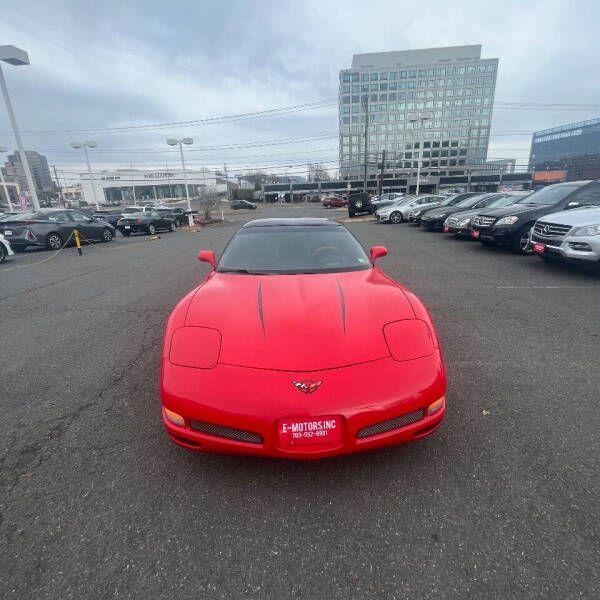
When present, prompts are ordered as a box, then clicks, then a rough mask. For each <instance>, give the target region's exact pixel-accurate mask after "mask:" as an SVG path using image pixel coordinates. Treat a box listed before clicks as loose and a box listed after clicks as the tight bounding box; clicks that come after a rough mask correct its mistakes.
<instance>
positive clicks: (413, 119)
mask: <svg viewBox="0 0 600 600" xmlns="http://www.w3.org/2000/svg"><path fill="white" fill-rule="evenodd" d="M431 119H432V116H431V114H430V113H423V114H421V115H411V116H410V118H409V121H410V122H411V123H417V122H420V123H421V128H423V123H425V121H431ZM419 137H420V138H421V144H419V161H418V162H417V189H416V190H415V193H416V195H417V196H418V195H419V187H420V185H421V164H422V163H423V148H422V147H421V146H422V142H423V136H419ZM409 191H410V186H409Z"/></svg>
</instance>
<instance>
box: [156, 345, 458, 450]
mask: <svg viewBox="0 0 600 600" xmlns="http://www.w3.org/2000/svg"><path fill="white" fill-rule="evenodd" d="M298 379H312V380H317V379H318V380H322V381H323V385H322V386H320V387H319V389H318V390H317V391H316V392H315V393H314V394H303V393H301V392H300V391H298V390H297V389H296V388H295V387H294V386H293V384H292V382H293V381H295V380H298ZM445 392H446V376H445V369H444V366H443V362H442V358H441V355H440V353H439V351H437V350H436V352H435V353H434V354H433V355H431V356H428V357H424V358H420V359H416V360H412V361H407V362H404V363H399V362H396V361H394V360H393V359H391V358H386V359H380V360H376V361H372V362H369V363H364V364H360V365H354V366H349V367H345V368H341V369H333V370H327V371H318V372H313V373H298V372H286V371H270V370H265V369H253V368H246V367H234V366H230V365H217V367H215V368H214V369H208V370H200V369H192V368H187V367H178V366H174V365H172V364H171V363H170V362H169V361H168V359H166V358H165V359H163V365H162V372H161V398H162V403H163V423H164V425H165V428H166V430H167V433H168V434H169V437H170V438H171V440H172V441H173V442H175V443H176V444H178V445H180V446H183V447H185V448H189V449H191V450H197V451H203V452H218V453H225V454H245V455H255V456H270V457H278V458H291V459H317V458H324V457H329V456H336V455H342V454H350V453H355V452H362V451H366V450H372V449H376V448H383V447H386V446H392V445H396V444H403V443H406V442H410V441H414V440H418V439H421V438H424V437H426V436H428V435H430V434H432V433H433V432H434V431H435V430H436V429H438V428H439V426H440V425H441V423H442V421H443V420H444V416H445V412H446V405H445V402H444V403H443V405H442V407H441V408H440V409H439V410H438V411H437V412H435V413H433V414H431V415H427V407H428V406H429V405H430V404H431V403H432V402H434V401H436V400H438V399H440V398H442V397H443V396H444V395H445ZM275 399H276V400H275ZM165 408H166V409H168V410H171V411H174V412H176V413H177V414H179V415H182V416H183V417H184V419H185V423H184V425H183V426H181V425H176V424H174V423H173V422H171V421H170V420H169V419H168V418H167V417H166V416H165V412H164V409H165ZM418 411H423V412H422V417H420V418H418V420H416V421H414V422H410V423H409V424H407V425H403V426H400V427H397V428H394V429H392V430H390V431H386V432H384V433H376V434H374V435H370V436H369V437H358V433H359V431H361V430H364V428H366V427H370V426H373V425H377V424H380V423H383V422H386V421H389V420H391V419H397V418H399V417H402V416H404V415H408V414H415V413H417V412H418ZM329 415H335V416H338V417H340V419H341V423H342V431H343V434H342V437H341V441H340V442H339V443H336V444H335V445H326V444H318V443H316V444H310V445H301V446H297V447H290V446H288V445H285V444H284V443H282V442H281V441H280V438H279V433H278V424H279V422H280V420H281V419H288V418H300V419H302V418H306V419H317V418H320V417H323V416H329ZM191 421H200V422H203V423H210V424H214V425H215V426H216V427H226V428H233V429H234V430H238V431H242V432H249V433H251V434H254V435H256V436H258V437H257V439H260V440H261V441H260V442H259V443H256V442H253V443H250V442H246V441H239V440H234V439H226V438H224V437H220V436H216V435H210V434H207V433H203V432H199V431H197V430H195V429H192V426H191ZM361 435H362V434H361Z"/></svg>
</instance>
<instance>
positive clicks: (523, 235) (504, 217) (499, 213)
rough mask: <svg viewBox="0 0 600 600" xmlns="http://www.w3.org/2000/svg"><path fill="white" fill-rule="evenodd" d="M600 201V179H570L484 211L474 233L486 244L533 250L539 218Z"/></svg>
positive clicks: (474, 225)
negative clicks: (532, 234) (533, 231)
mask: <svg viewBox="0 0 600 600" xmlns="http://www.w3.org/2000/svg"><path fill="white" fill-rule="evenodd" d="M599 203H600V180H597V181H569V182H566V183H557V184H555V185H550V186H548V187H545V188H542V189H541V190H538V191H537V192H534V193H533V194H531V195H529V196H526V197H525V198H523V199H522V200H519V202H516V203H515V204H513V205H511V206H505V207H503V208H496V209H492V210H484V211H481V213H479V214H478V215H477V216H476V217H475V218H474V219H473V223H472V226H471V229H472V236H473V237H474V238H475V239H478V240H479V241H480V242H481V243H482V244H484V245H486V246H495V245H502V246H509V247H510V248H511V249H512V250H513V251H515V252H519V253H521V254H528V253H529V252H530V247H529V246H530V244H529V235H530V230H531V228H532V227H533V224H534V223H535V221H536V220H537V219H539V218H540V217H543V216H544V215H548V214H550V213H554V212H560V211H561V210H569V209H572V208H578V207H580V206H596V205H598V204H599Z"/></svg>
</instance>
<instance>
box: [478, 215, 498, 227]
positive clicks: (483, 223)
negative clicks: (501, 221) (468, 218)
mask: <svg viewBox="0 0 600 600" xmlns="http://www.w3.org/2000/svg"><path fill="white" fill-rule="evenodd" d="M495 221H496V217H484V216H482V215H478V216H477V217H475V219H474V220H473V225H476V226H477V227H491V226H492V225H493V224H494V223H495Z"/></svg>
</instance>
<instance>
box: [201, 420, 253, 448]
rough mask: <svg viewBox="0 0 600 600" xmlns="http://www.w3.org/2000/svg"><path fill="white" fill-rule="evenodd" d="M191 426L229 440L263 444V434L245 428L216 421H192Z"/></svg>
mask: <svg viewBox="0 0 600 600" xmlns="http://www.w3.org/2000/svg"><path fill="white" fill-rule="evenodd" d="M190 427H191V428H192V429H193V430H194V431H200V432H201V433H206V434H208V435H214V436H215V437H220V438H225V439H227V440H235V441H236V442H246V443H248V444H262V441H263V439H262V436H261V435H259V434H258V433H253V432H252V431H244V430H243V429H233V428H232V427H225V426H223V425H216V424H215V423H205V422H203V421H190Z"/></svg>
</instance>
